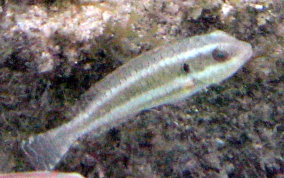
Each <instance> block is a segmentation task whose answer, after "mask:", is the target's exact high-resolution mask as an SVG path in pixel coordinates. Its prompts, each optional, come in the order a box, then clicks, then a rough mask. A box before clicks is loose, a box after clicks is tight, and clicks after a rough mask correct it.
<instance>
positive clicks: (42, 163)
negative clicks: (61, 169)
mask: <svg viewBox="0 0 284 178" xmlns="http://www.w3.org/2000/svg"><path fill="white" fill-rule="evenodd" d="M60 141H62V142H67V143H62V142H60V143H57V139H56V138H52V137H51V136H50V135H48V134H39V135H36V136H32V137H30V138H29V139H28V140H26V141H23V142H22V145H21V146H22V150H23V151H24V153H25V155H26V156H27V158H28V161H29V162H30V163H31V165H32V166H33V167H34V168H35V169H36V170H52V169H54V167H55V166H56V165H57V164H58V162H59V161H60V160H61V159H62V157H63V156H64V154H65V153H66V152H67V151H68V149H69V147H70V146H71V144H72V142H71V143H69V139H65V140H64V139H61V140H60Z"/></svg>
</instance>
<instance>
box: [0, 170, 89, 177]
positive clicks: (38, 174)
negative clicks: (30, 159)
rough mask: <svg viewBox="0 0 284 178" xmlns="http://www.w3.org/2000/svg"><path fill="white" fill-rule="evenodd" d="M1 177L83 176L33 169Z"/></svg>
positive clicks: (1, 175)
mask: <svg viewBox="0 0 284 178" xmlns="http://www.w3.org/2000/svg"><path fill="white" fill-rule="evenodd" d="M0 177H1V178H84V177H83V176H82V175H80V174H78V173H75V172H74V173H64V172H49V171H35V172H16V173H7V174H1V173H0Z"/></svg>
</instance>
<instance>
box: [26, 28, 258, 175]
mask: <svg viewBox="0 0 284 178" xmlns="http://www.w3.org/2000/svg"><path fill="white" fill-rule="evenodd" d="M252 54H253V50H252V46H251V45H250V44H249V43H247V42H244V41H241V40H238V39H236V38H235V37H233V36H231V35H229V34H227V33H226V32H223V31H221V30H216V31H213V32H211V33H207V34H203V35H198V36H193V37H189V38H185V39H182V40H180V41H177V42H174V43H170V44H167V45H165V46H163V47H160V48H156V49H153V50H150V51H148V52H146V53H144V54H141V55H140V56H137V57H134V58H133V59H131V60H130V61H129V62H127V63H126V64H124V65H122V66H120V67H118V68H117V69H116V70H114V71H113V72H112V73H110V74H109V75H107V76H106V77H105V78H103V79H102V80H100V81H98V82H96V83H95V84H94V85H93V86H91V87H90V89H89V90H88V91H87V92H86V93H85V94H83V96H82V98H81V99H80V101H78V103H77V104H75V106H77V108H79V109H77V111H76V112H74V115H73V117H72V118H71V120H70V121H69V122H67V123H65V124H63V125H61V126H60V127H57V128H54V129H51V130H49V131H47V132H45V133H40V134H38V135H32V136H30V137H29V138H28V139H27V140H24V141H22V144H21V148H22V150H23V151H24V153H25V155H26V157H27V160H28V162H29V163H30V164H31V165H32V166H33V167H34V168H35V169H36V170H53V169H54V168H55V166H56V165H57V164H58V163H59V162H60V161H61V160H62V158H63V157H64V155H65V154H66V153H67V152H68V150H69V149H70V147H71V146H72V144H73V143H74V142H75V141H76V140H78V139H79V138H81V137H83V136H84V135H86V134H87V133H89V132H91V131H92V133H93V132H98V133H102V132H104V131H107V130H108V129H110V128H112V127H115V126H118V125H119V124H121V123H124V122H126V121H127V120H129V119H131V118H135V117H133V116H135V115H136V114H138V113H139V112H140V111H144V110H147V109H151V108H153V107H157V106H160V105H163V104H171V103H175V102H177V101H180V100H184V99H187V98H189V97H190V96H192V95H193V94H195V93H197V92H199V91H201V90H202V89H205V88H207V87H208V86H210V85H213V84H219V83H220V82H222V81H224V80H226V79H228V78H230V77H231V76H232V75H233V74H235V73H236V72H237V71H238V70H239V69H240V68H242V66H243V65H244V64H245V63H247V62H248V61H249V60H250V58H251V56H252ZM78 106H79V107H78Z"/></svg>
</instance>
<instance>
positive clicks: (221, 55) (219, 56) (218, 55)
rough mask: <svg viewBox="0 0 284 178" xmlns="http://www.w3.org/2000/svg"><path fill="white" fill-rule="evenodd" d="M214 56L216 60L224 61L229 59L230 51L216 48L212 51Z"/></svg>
mask: <svg viewBox="0 0 284 178" xmlns="http://www.w3.org/2000/svg"><path fill="white" fill-rule="evenodd" d="M212 57H213V59H214V60H215V61H218V62H223V61H226V60H228V59H229V53H228V52H227V51H224V50H220V49H217V48H216V49H214V51H213V52H212Z"/></svg>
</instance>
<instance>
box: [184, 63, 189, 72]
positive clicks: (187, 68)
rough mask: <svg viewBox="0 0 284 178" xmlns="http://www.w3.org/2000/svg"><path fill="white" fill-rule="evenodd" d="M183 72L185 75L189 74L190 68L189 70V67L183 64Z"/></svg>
mask: <svg viewBox="0 0 284 178" xmlns="http://www.w3.org/2000/svg"><path fill="white" fill-rule="evenodd" d="M183 70H184V71H185V72H186V73H189V72H190V68H189V65H188V64H186V63H184V64H183Z"/></svg>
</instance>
